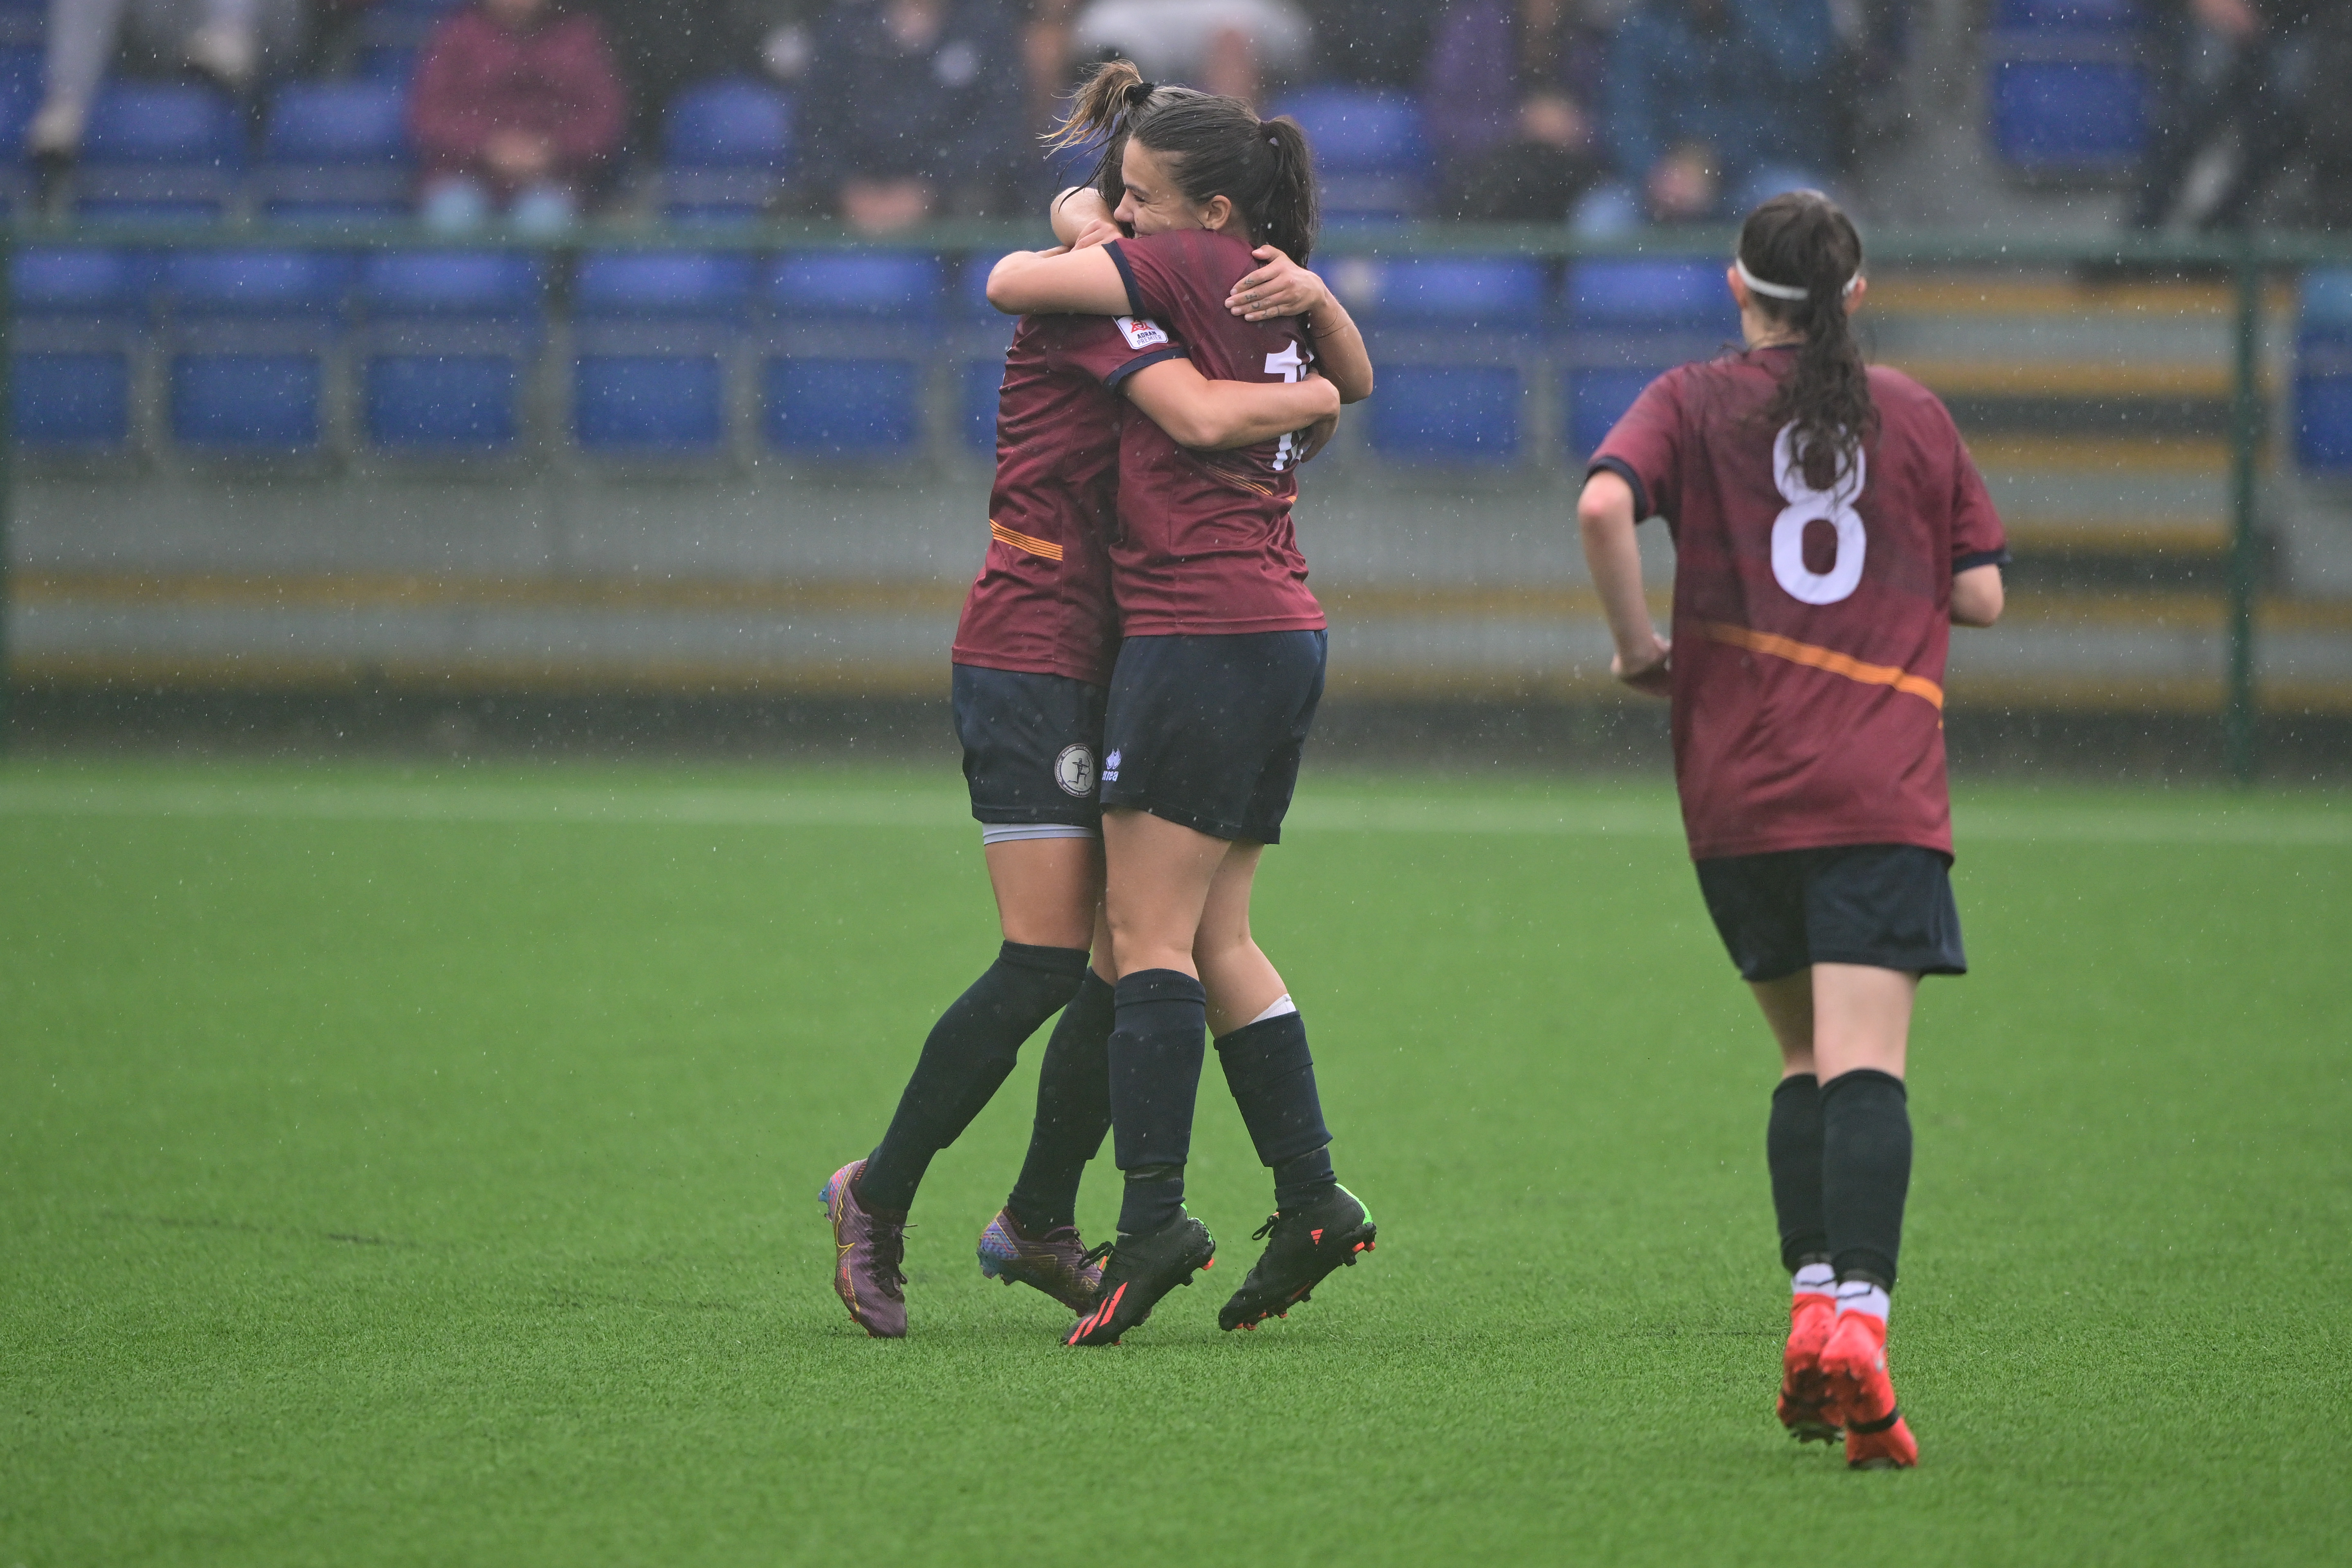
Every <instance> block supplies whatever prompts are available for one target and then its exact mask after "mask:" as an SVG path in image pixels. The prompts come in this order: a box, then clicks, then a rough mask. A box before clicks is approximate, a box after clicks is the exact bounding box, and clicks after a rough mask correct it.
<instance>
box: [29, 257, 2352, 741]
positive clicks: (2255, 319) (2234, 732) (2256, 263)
mask: <svg viewBox="0 0 2352 1568" xmlns="http://www.w3.org/2000/svg"><path fill="white" fill-rule="evenodd" d="M1735 238H1736V235H1735V232H1734V231H1733V230H1731V229H1728V228H1705V229H1678V230H1673V231H1663V230H1662V231H1654V232H1651V233H1647V234H1641V235H1635V236H1629V237H1622V238H1613V239H1605V240H1603V239H1585V238H1580V237H1573V236H1570V235H1569V234H1567V233H1565V232H1564V231H1562V230H1561V229H1559V228H1558V227H1555V226H1542V225H1521V224H1444V225H1433V224H1396V225H1383V226H1349V227H1342V228H1334V229H1332V230H1330V231H1328V232H1327V233H1326V234H1325V235H1324V236H1323V237H1321V239H1320V241H1319V248H1318V255H1321V256H1364V257H1370V258H1402V257H1425V256H1448V255H1450V256H1482V257H1516V258H1527V259H1532V260H1549V261H1573V260H1580V259H1586V258H1608V257H1616V258H1627V257H1650V258H1689V257H1694V256H1704V257H1724V256H1728V255H1729V254H1730V251H1731V248H1732V245H1733V242H1734V240H1735ZM1040 242H1041V235H1040V233H1039V230H1038V228H1037V226H1035V225H1034V224H1031V223H1026V222H1011V221H971V222H956V223H941V224H936V225H930V226H925V227H921V228H917V229H911V230H908V231H906V232H904V233H901V234H898V235H894V236H891V237H889V238H888V239H887V241H883V240H876V239H873V238H870V237H861V236H857V235H855V234H852V233H850V232H848V231H847V230H845V229H844V228H842V227H841V226H838V225H835V224H831V223H809V222H798V223H787V222H774V223H759V224H749V225H668V226H660V225H646V224H593V225H587V226H583V227H581V228H579V229H578V230H576V231H574V232H572V233H571V234H569V235H566V236H564V237H562V238H560V239H555V240H547V239H537V238H534V239H521V238H516V237H504V236H500V235H499V234H496V233H485V234H483V235H480V236H467V237H465V238H464V239H463V240H462V241H454V242H453V240H452V239H451V237H449V236H447V235H446V234H441V233H437V232H435V231H430V230H426V229H425V228H423V227H421V226H417V225H415V224H412V223H406V222H378V223H363V224H320V223H299V224H289V223H282V222H280V223H261V222H255V223H245V222H225V223H217V224H193V223H191V224H126V223H112V222H98V221H88V222H20V223H17V224H15V225H13V226H0V747H5V744H6V737H7V736H8V734H9V731H10V721H11V718H12V710H11V705H12V702H13V697H14V683H13V679H12V677H11V667H10V664H9V653H8V650H9V631H10V626H9V606H10V583H9V575H8V574H9V543H10V538H9V535H10V521H11V517H12V504H11V502H12V485H13V479H14V469H15V447H16V442H15V437H14V433H13V430H12V429H11V427H10V423H11V419H12V416H13V408H14V404H13V395H12V386H11V370H12V362H13V357H14V355H13V350H12V345H11V342H10V331H9V329H10V326H11V322H12V318H13V313H14V301H13V298H12V297H11V292H10V279H11V278H12V275H13V262H14V259H15V254H16V250H17V249H18V248H20V247H25V246H28V245H38V246H65V245H74V246H119V247H137V248H145V249H156V250H173V249H180V250H184V249H192V248H262V247H267V248H278V249H304V248H311V249H335V250H343V251H366V250H386V249H434V248H450V247H453V245H455V246H458V247H464V248H470V249H484V248H509V249H520V250H531V251H537V252H542V253H548V254H554V255H572V254H576V253H579V252H582V251H587V250H632V249H634V250H693V251H706V252H707V251H735V252H754V253H768V252H782V251H808V250H856V249H877V250H883V249H887V250H892V251H901V252H903V251H908V250H919V251H929V252H933V253H936V254H940V255H981V254H986V253H988V252H992V251H997V252H1001V251H1003V250H1009V249H1013V248H1019V247H1028V246H1034V245H1036V244H1039V243H1040ZM1865 243H1866V245H1867V247H1868V254H1869V259H1870V263H1871V265H1872V266H1874V267H1878V266H1888V267H1895V266H1909V267H1923V268H1925V267H1939V268H1982V269H2007V268H2021V269H2051V268H2115V269H2118V270H2119V271H2122V270H2136V271H2137V272H2139V273H2142V274H2144V275H2145V274H2159V275H2160V274H2161V273H2163V272H2165V271H2167V270H2173V271H2179V270H2194V271H2196V272H2198V273H2201V274H2205V275H2208V276H2213V275H2221V276H2226V277H2227V279H2229V282H2230V285H2231V289H2232V290H2233V293H2234V303H2235V316H2234V353H2233V363H2232V372H2231V374H2232V390H2231V417H2230V437H2229V444H2230V489H2229V495H2230V508H2231V516H2230V547H2229V552H2228V556H2227V561H2228V573H2227V580H2226V595H2227V601H2228V626H2229V667H2228V683H2227V702H2226V707H2225V717H2224V725H2225V735H2226V743H2227V755H2228V761H2229V767H2230V771H2231V773H2232V775H2233V776H2235V777H2236V778H2238V779H2239V780H2240V781H2242V782H2249V781H2251V780H2252V778H2253V777H2254V775H2255V773H2256V771H2257V767H2258V763H2259V757H2258V755H2257V742H2258V734H2257V719H2258V710H2257V706H2256V692H2255V687H2254V681H2255V666H2254V651H2255V649H2254V637H2255V626H2254V593H2255V586H2256V577H2257V571H2258V566H2259V552H2260V539H2259V535H2258V532H2257V523H2258V518H2257V506H2258V493H2257V479H2258V471H2259V465H2260V459H2261V452H2262V446H2263V440H2264V439H2265V436H2266V424H2267V420H2266V414H2267V410H2266V407H2265V402H2264V397H2263V384H2262V364H2261V355H2262V335H2263V280H2264V279H2265V277H2266V276H2268V275H2269V274H2271V273H2272V272H2273V271H2277V270H2282V269H2294V268H2305V267H2310V266H2318V265H2329V266H2347V267H2352V241H2347V240H2346V239H2341V238H2337V237H2330V236H2325V235H2301V234H2245V235H2238V236H2223V237H2210V238H2193V239H2179V238H2169V237H2163V238H2159V237H2140V236H2112V237H2099V236H2082V235H2038V234H2037V235H2000V234H1988V233H1975V232H1954V231H1948V230H1912V229H1900V228H1874V229H1873V230H1871V231H1870V232H1869V233H1868V234H1867V235H1866V236H1865Z"/></svg>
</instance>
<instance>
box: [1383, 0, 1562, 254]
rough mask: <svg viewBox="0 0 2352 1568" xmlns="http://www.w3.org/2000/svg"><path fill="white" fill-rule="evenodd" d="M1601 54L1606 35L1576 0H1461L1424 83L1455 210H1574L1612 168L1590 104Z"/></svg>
mask: <svg viewBox="0 0 2352 1568" xmlns="http://www.w3.org/2000/svg"><path fill="white" fill-rule="evenodd" d="M1600 65H1601V40H1600V38H1599V37H1597V36H1596V35H1595V34H1594V33H1592V32H1591V31H1590V30H1589V29H1587V28H1585V27H1584V26H1582V25H1581V23H1580V20H1579V18H1578V16H1576V15H1575V14H1574V12H1573V10H1572V8H1571V5H1570V0H1455V4H1454V5H1452V6H1450V7H1448V9H1447V11H1446V14H1445V17H1444V20H1443V21H1442V22H1440V23H1439V24H1438V27H1437V35H1436V37H1435V39H1434V40H1433V43H1432V46H1431V48H1430V54H1429V74H1428V76H1427V78H1426V79H1425V86H1424V89H1423V94H1422V102H1423V105H1424V106H1425V111H1426V113H1427V115H1428V118H1429V134H1430V140H1431V141H1432V142H1434V143H1435V144H1436V148H1437V153H1438V156H1439V159H1440V160H1441V162H1442V163H1443V165H1444V181H1445V187H1444V188H1445V196H1444V207H1445V210H1447V211H1449V212H1450V213H1451V215H1452V216H1455V217H1460V218H1469V219H1474V220H1481V221H1486V222H1504V221H1508V220H1512V219H1524V220H1527V221H1530V222H1533V221H1538V220H1540V221H1544V222H1549V223H1559V222H1560V221H1561V220H1563V219H1564V218H1566V217H1567V216H1568V215H1569V211H1570V208H1571V207H1572V206H1574V205H1575V204H1576V201H1577V198H1578V197H1580V196H1581V195H1584V193H1585V192H1586V191H1588V190H1590V189H1591V187H1592V185H1593V184H1595V183H1596V182H1598V180H1599V179H1600V178H1601V173H1602V170H1601V163H1600V160H1599V158H1598V156H1597V154H1596V149H1595V145H1594V144H1595V142H1596V140H1597V138H1596V137H1595V136H1594V134H1593V126H1592V123H1591V116H1590V115H1589V114H1588V113H1587V112H1586V111H1585V107H1584V106H1585V105H1586V104H1588V103H1590V102H1591V101H1592V88H1593V86H1594V84H1595V83H1597V82H1598V80H1599V79H1600Z"/></svg>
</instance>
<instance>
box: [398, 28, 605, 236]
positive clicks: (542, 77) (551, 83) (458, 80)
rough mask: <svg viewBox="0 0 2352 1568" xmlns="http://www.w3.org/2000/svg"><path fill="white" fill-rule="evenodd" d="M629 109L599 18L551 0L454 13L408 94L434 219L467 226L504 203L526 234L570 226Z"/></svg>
mask: <svg viewBox="0 0 2352 1568" xmlns="http://www.w3.org/2000/svg"><path fill="white" fill-rule="evenodd" d="M627 115H628V105H627V100H626V95H625V93H624V92H623V90H622V88H621V79H620V77H619V75H618V74H617V73H616V72H615V71H614V68H613V58H612V55H611V54H610V52H609V51H607V50H606V48H605V47H604V33H603V32H602V30H601V29H600V28H599V27H598V26H597V24H596V19H595V18H594V17H593V16H584V15H572V14H570V13H567V12H565V11H562V10H560V9H556V8H553V7H551V5H549V3H548V0H479V3H478V4H477V5H468V6H467V7H466V8H465V9H464V10H461V11H458V12H456V13H454V14H452V15H451V16H448V17H446V19H444V20H443V21H442V22H441V24H440V25H439V26H436V27H435V28H434V30H433V37H432V38H431V40H430V41H429V42H428V43H427V44H426V45H425V60H424V63H423V64H422V65H420V66H419V67H418V68H417V71H416V82H415V87H414V88H413V89H411V92H410V98H409V106H408V121H409V130H410V132H411V134H413V135H414V136H415V139H416V146H417V150H418V152H420V153H423V154H424V163H425V181H424V186H423V189H424V203H425V205H424V213H423V216H424V218H425V222H426V223H428V224H430V225H433V226H436V227H438V228H444V229H451V230H458V229H467V228H474V227H478V226H480V225H481V224H482V223H483V222H484V221H485V220H487V218H488V216H489V214H490V213H491V212H492V211H494V210H502V211H504V212H506V213H507V215H508V216H509V220H510V221H511V222H512V223H513V225H514V226H515V227H516V228H517V229H519V230H520V231H522V232H525V233H535V234H547V233H552V232H557V231H560V230H562V229H564V228H567V227H569V226H571V225H572V222H573V221H574V220H575V219H577V218H578V216H579V214H580V205H581V203H582V201H583V199H584V196H585V194H586V191H587V186H588V184H589V182H590V180H591V179H592V178H593V175H594V174H595V173H596V171H597V170H598V169H599V168H600V167H601V166H602V165H603V164H604V161H605V160H606V159H608V158H610V157H611V156H612V155H613V153H614V151H615V150H616V149H618V147H619V146H620V142H621V132H622V128H623V126H624V124H625V121H626V119H627Z"/></svg>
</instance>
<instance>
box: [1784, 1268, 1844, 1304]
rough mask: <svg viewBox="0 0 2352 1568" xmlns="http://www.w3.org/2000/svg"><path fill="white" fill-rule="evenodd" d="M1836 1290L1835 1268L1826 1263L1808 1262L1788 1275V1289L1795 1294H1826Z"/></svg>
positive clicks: (1831, 1293) (1833, 1292)
mask: <svg viewBox="0 0 2352 1568" xmlns="http://www.w3.org/2000/svg"><path fill="white" fill-rule="evenodd" d="M1836 1290H1837V1270H1836V1269H1834V1268H1831V1267H1830V1266H1829V1265H1828V1264H1826V1263H1808V1264H1806V1265H1805V1266H1804V1267H1803V1268H1800V1269H1798V1270H1797V1271H1796V1272H1795V1273H1794V1274H1791V1275H1790V1276H1789V1291H1790V1294H1791V1295H1796V1296H1828V1295H1833V1294H1835V1293H1836Z"/></svg>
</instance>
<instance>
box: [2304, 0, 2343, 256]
mask: <svg viewBox="0 0 2352 1568" xmlns="http://www.w3.org/2000/svg"><path fill="white" fill-rule="evenodd" d="M2310 47H2311V79H2312V80H2313V81H2315V82H2321V81H2334V82H2346V81H2352V6H2347V5H2336V6H2333V7H2329V8H2327V9H2325V10H2323V11H2322V12H2321V13H2320V14H2319V15H2318V16H2314V17H2313V18H2312V19H2311V45H2310ZM2305 119H2306V122H2307V123H2306V130H2307V132H2308V134H2309V136H2310V138H2311V218H2312V221H2313V222H2314V223H2315V224H2317V225H2318V226H2320V227H2322V228H2332V229H2338V230H2341V229H2347V228H2352V95H2347V94H2345V93H2342V92H2315V93H2313V94H2312V95H2311V101H2310V109H2309V113H2308V114H2307V115H2306V116H2305Z"/></svg>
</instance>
